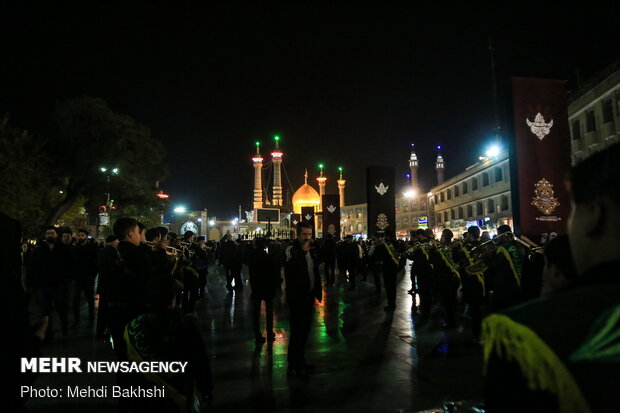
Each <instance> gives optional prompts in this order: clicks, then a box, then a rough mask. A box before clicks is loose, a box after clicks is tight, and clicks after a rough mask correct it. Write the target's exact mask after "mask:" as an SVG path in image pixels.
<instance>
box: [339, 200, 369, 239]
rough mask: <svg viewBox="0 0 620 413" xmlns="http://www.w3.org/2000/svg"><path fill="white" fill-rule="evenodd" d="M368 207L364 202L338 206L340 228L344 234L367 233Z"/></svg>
mask: <svg viewBox="0 0 620 413" xmlns="http://www.w3.org/2000/svg"><path fill="white" fill-rule="evenodd" d="M367 215H368V208H367V205H366V204H354V205H346V206H344V207H342V208H340V216H341V228H342V233H343V234H344V235H348V234H354V233H363V234H367V233H368V221H367V218H366V217H367Z"/></svg>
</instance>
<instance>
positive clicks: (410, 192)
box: [403, 189, 416, 198]
mask: <svg viewBox="0 0 620 413" xmlns="http://www.w3.org/2000/svg"><path fill="white" fill-rule="evenodd" d="M403 195H404V196H405V198H413V197H414V196H415V195H416V191H414V190H413V189H409V190H407V191H405V192H403Z"/></svg>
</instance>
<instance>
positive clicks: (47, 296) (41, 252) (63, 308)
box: [32, 226, 74, 339]
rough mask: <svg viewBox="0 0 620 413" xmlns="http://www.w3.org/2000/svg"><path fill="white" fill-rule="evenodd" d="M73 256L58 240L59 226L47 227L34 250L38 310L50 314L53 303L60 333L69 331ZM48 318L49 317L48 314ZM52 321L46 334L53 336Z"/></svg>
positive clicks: (34, 286)
mask: <svg viewBox="0 0 620 413" xmlns="http://www.w3.org/2000/svg"><path fill="white" fill-rule="evenodd" d="M73 265H74V263H73V256H72V254H71V251H70V249H69V247H68V246H66V245H63V243H62V242H60V241H59V240H58V229H57V228H55V227H51V226H50V227H47V228H46V229H45V240H44V241H41V242H39V243H38V244H37V248H36V249H35V250H34V253H33V268H32V270H33V276H32V283H33V288H34V290H35V294H36V297H37V302H38V304H39V307H40V309H41V316H42V317H45V316H49V315H50V313H51V311H52V306H53V307H55V308H56V310H57V311H58V315H59V316H60V323H61V328H62V332H63V334H67V332H68V330H69V321H68V318H67V309H68V304H69V286H70V285H71V279H72V277H73V269H74V267H73ZM50 321H51V317H50ZM52 332H53V330H52V325H51V322H50V324H49V327H48V331H47V336H48V337H49V338H50V339H51V338H52V336H53V333H52Z"/></svg>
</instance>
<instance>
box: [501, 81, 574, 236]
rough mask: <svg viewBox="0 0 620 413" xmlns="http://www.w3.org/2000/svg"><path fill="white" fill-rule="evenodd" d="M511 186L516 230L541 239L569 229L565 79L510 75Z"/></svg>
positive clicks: (567, 132)
mask: <svg viewBox="0 0 620 413" xmlns="http://www.w3.org/2000/svg"><path fill="white" fill-rule="evenodd" d="M512 105H513V114H514V118H513V131H514V140H513V142H512V145H511V149H512V150H511V152H510V167H511V169H512V177H513V178H515V179H512V180H511V192H512V194H511V195H512V201H513V216H514V218H515V232H516V233H518V234H522V235H526V236H527V237H529V238H532V239H538V238H539V237H540V235H541V234H542V233H543V232H547V233H549V232H556V233H558V234H563V233H565V232H566V222H567V220H568V215H569V213H570V197H569V194H568V191H567V189H566V187H565V185H564V180H565V178H566V174H567V172H568V171H569V170H570V134H569V131H568V110H567V103H566V82H565V81H563V80H553V79H531V78H512Z"/></svg>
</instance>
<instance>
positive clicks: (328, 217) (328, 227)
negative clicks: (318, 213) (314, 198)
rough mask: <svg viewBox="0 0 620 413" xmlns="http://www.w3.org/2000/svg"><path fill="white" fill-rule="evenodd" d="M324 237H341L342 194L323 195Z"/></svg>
mask: <svg viewBox="0 0 620 413" xmlns="http://www.w3.org/2000/svg"><path fill="white" fill-rule="evenodd" d="M321 201H322V202H323V204H322V205H323V238H327V234H331V235H332V237H334V239H336V240H339V239H340V195H323V199H322V200H321Z"/></svg>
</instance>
